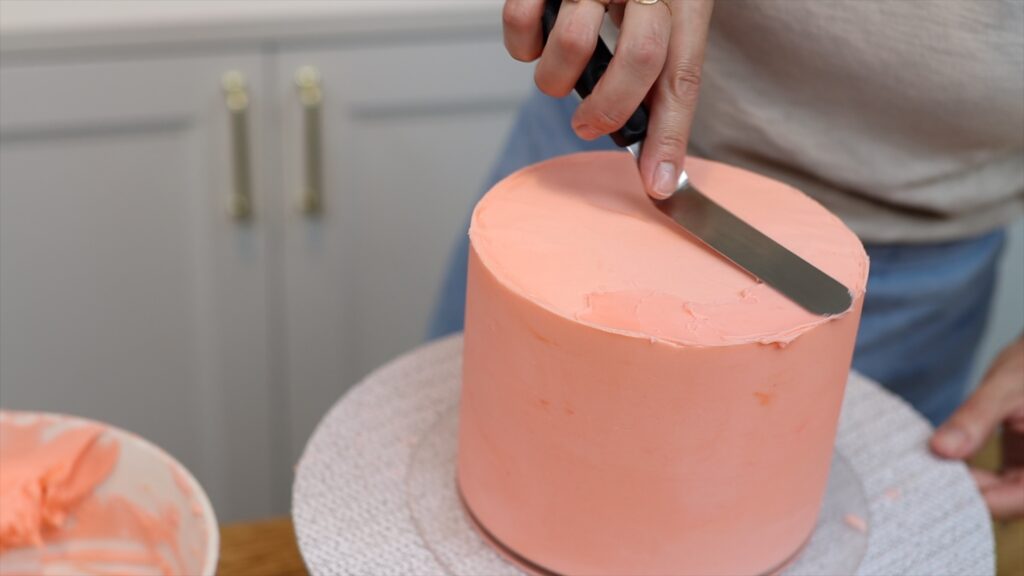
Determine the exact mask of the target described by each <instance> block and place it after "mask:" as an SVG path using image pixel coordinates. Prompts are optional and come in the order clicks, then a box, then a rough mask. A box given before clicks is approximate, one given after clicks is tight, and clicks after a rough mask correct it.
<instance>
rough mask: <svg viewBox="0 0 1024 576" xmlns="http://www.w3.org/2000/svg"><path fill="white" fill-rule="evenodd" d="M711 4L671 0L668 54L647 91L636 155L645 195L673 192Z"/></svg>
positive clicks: (694, 105) (690, 121)
mask: <svg viewBox="0 0 1024 576" xmlns="http://www.w3.org/2000/svg"><path fill="white" fill-rule="evenodd" d="M712 6H713V4H712V2H710V1H701V2H689V1H688V2H674V3H673V4H672V14H671V17H672V34H671V36H670V37H669V43H668V57H667V59H666V60H665V66H664V68H663V70H662V72H661V75H660V77H659V78H658V81H657V82H656V83H655V85H654V89H653V91H652V93H651V102H650V103H651V107H650V109H651V119H650V124H649V126H648V131H647V138H646V139H645V140H644V146H643V151H642V153H641V158H640V172H641V173H642V174H643V180H644V184H645V186H646V188H647V191H648V194H650V195H651V196H652V197H654V198H666V197H668V196H671V195H672V193H673V192H675V189H676V184H677V183H678V179H679V174H680V172H682V169H683V158H684V157H685V156H686V144H687V140H689V137H690V126H691V125H692V124H693V115H694V114H695V113H696V111H697V96H698V94H699V92H700V77H701V68H702V66H703V63H704V47H705V44H706V42H707V37H708V25H709V23H710V21H711V10H712Z"/></svg>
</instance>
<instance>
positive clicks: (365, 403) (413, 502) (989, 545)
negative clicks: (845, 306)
mask: <svg viewBox="0 0 1024 576" xmlns="http://www.w3.org/2000/svg"><path fill="white" fill-rule="evenodd" d="M461 351H462V340H461V337H460V336H453V337H450V338H446V339H444V340H440V341H436V342H433V343H430V344H427V345H426V346H424V347H421V348H419V349H417V350H415V351H413V352H411V353H409V354H407V355H405V356H403V357H401V358H399V359H397V360H395V361H393V362H391V363H389V364H387V365H385V366H383V367H381V368H380V369H378V370H377V371H375V372H374V373H372V374H371V375H369V376H368V377H367V378H366V379H364V380H363V382H361V383H360V384H358V385H357V386H355V387H353V388H352V389H351V390H350V391H349V392H348V393H347V394H346V395H345V396H344V397H343V398H342V399H341V400H339V402H338V403H337V404H335V406H334V407H333V408H332V409H331V410H330V411H329V412H328V413H327V415H326V416H325V417H324V419H323V420H322V421H321V423H320V425H319V426H318V428H317V430H316V431H315V432H314V434H313V436H312V437H311V439H310V441H309V443H308V444H307V447H306V450H305V453H304V454H303V456H302V458H301V460H300V462H299V464H298V467H297V469H296V480H295V485H294V491H293V504H292V508H293V510H292V511H293V517H294V521H295V529H296V534H297V537H298V541H299V547H300V550H301V551H302V554H303V557H304V558H305V560H306V563H307V565H308V566H309V568H310V570H311V572H312V573H314V574H403V575H405V574H416V575H420V574H423V575H426V574H439V575H441V574H451V575H462V574H474V575H475V574H495V575H498V574H510V575H511V574H522V573H523V572H522V571H521V570H520V569H519V568H518V567H517V566H516V565H514V564H513V563H510V562H509V561H508V560H506V559H505V558H504V557H502V556H501V555H499V554H498V553H497V552H496V551H495V550H494V549H493V548H492V547H491V546H490V545H488V544H487V543H485V542H484V540H483V538H482V536H481V535H480V534H479V533H478V532H477V530H476V529H475V528H474V527H473V525H472V523H471V520H470V519H469V516H468V515H467V514H466V511H465V510H464V508H463V507H462V505H461V503H460V501H459V497H458V492H457V488H456V485H455V478H454V462H455V444H454V442H455V434H456V431H457V419H456V411H455V406H456V405H457V402H458V394H459V383H460V373H461ZM930 432H931V428H930V426H929V425H928V424H927V423H926V422H925V421H924V420H923V419H922V418H921V417H920V416H919V415H917V414H916V413H915V412H914V411H913V409H912V408H910V407H909V406H907V405H906V404H905V403H903V402H902V401H901V400H899V399H898V398H896V397H895V396H893V395H891V394H889V393H888V392H886V391H885V390H883V389H882V388H881V387H879V386H878V385H877V384H875V383H873V382H871V381H870V380H868V379H866V378H864V377H863V376H860V375H858V374H856V373H854V374H851V376H850V380H849V384H848V386H847V391H846V398H845V401H844V405H843V413H842V417H841V419H840V425H839V432H838V435H837V441H836V454H837V458H836V459H835V460H834V461H833V469H832V473H831V474H830V481H829V489H828V495H827V497H826V499H825V504H824V506H823V512H822V515H821V517H820V518H819V523H818V527H817V528H816V530H815V532H814V534H813V535H812V537H811V539H810V540H809V541H808V543H807V544H806V545H805V547H804V548H803V549H802V551H801V552H800V553H799V554H798V555H797V556H796V557H795V558H794V559H793V561H792V562H791V563H790V564H789V565H787V566H786V567H785V568H784V569H783V571H782V573H783V574H787V575H793V576H795V575H798V574H854V573H855V574H887V575H888V574H921V573H928V574H965V573H969V574H979V575H985V574H993V573H994V551H993V540H992V533H991V525H990V522H989V517H988V514H987V512H986V510H985V507H984V503H983V501H982V500H981V497H980V495H979V494H978V492H977V490H976V489H975V487H974V484H973V482H972V481H971V478H970V475H969V474H968V472H967V470H966V467H964V466H963V465H962V464H960V463H955V462H942V461H939V460H936V459H935V458H933V457H932V456H931V455H930V454H929V453H928V450H927V446H926V442H927V438H928V436H929V435H930ZM848 516H849V517H850V518H852V519H853V520H854V522H853V523H856V522H855V520H856V519H858V518H859V519H863V520H864V521H865V523H866V524H867V531H866V533H862V532H860V531H859V530H857V529H856V528H855V527H854V526H852V525H850V523H849V521H848Z"/></svg>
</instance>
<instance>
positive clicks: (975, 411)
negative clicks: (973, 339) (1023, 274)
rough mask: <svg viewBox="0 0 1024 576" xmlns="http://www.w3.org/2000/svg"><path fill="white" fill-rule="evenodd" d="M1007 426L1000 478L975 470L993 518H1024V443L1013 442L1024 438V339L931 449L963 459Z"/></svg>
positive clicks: (1013, 346) (992, 370)
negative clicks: (1010, 439) (999, 429)
mask: <svg viewBox="0 0 1024 576" xmlns="http://www.w3.org/2000/svg"><path fill="white" fill-rule="evenodd" d="M1000 423H1002V424H1003V435H1004V436H1003V438H1004V442H1003V469H1002V471H1001V472H999V473H998V474H997V473H994V472H989V471H987V470H979V469H975V468H972V469H971V474H972V475H973V476H974V480H975V482H977V484H978V489H979V490H981V494H982V496H983V497H984V498H985V503H986V504H987V505H988V508H989V511H991V512H992V516H994V517H995V518H998V519H1010V518H1021V517H1024V454H1022V453H1020V452H1022V451H1024V443H1021V442H1007V439H1008V438H1010V437H1012V436H1017V437H1018V438H1020V437H1022V436H1021V435H1024V337H1022V338H1021V339H1019V340H1017V341H1016V342H1014V343H1013V344H1011V345H1010V346H1008V347H1007V348H1006V349H1005V350H1003V352H1002V353H1001V354H1000V355H999V357H997V358H996V361H995V362H994V363H993V364H992V367H991V368H990V369H989V371H988V374H987V375H986V376H985V379H984V380H982V383H981V385H980V386H979V387H978V389H977V390H975V391H974V393H973V394H971V396H970V397H969V398H968V399H967V401H966V402H964V403H963V405H961V406H960V408H958V409H957V411H956V412H954V413H953V415H952V416H950V417H949V420H947V421H946V422H945V423H944V424H943V425H942V426H940V427H939V429H938V430H937V431H936V432H935V434H934V435H933V436H932V439H931V448H932V451H934V452H935V453H936V454H938V455H939V456H942V457H944V458H952V459H957V460H962V459H965V458H967V457H969V456H971V455H973V454H974V453H975V452H977V451H978V450H979V449H980V448H981V447H982V445H983V444H984V443H985V441H986V440H987V439H988V437H989V436H990V435H991V434H992V432H993V430H995V428H996V426H998V425H999V424H1000Z"/></svg>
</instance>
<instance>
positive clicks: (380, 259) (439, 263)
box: [277, 16, 532, 455]
mask: <svg viewBox="0 0 1024 576" xmlns="http://www.w3.org/2000/svg"><path fill="white" fill-rule="evenodd" d="M495 21H496V22H497V21H498V20H497V16H496V20H495ZM304 66H313V67H315V68H316V70H317V71H318V72H319V77H320V79H319V82H320V88H321V89H322V104H321V105H322V111H321V113H320V117H319V119H317V118H316V116H315V114H314V116H312V117H304V115H305V114H306V113H307V112H306V111H304V107H303V105H302V103H301V102H300V94H299V89H298V88H297V87H296V85H295V83H294V82H293V80H294V78H295V76H296V72H297V71H299V70H300V69H301V68H302V67H304ZM277 70H278V76H279V78H280V79H281V80H280V83H279V86H278V88H277V90H278V94H277V98H278V99H279V100H280V101H281V102H282V107H281V109H282V122H283V130H282V133H283V138H282V139H281V142H282V143H283V146H284V149H283V150H282V154H281V157H282V158H283V159H284V169H283V170H282V175H283V178H284V180H283V182H282V189H283V190H284V192H285V193H284V194H282V196H281V198H282V199H283V200H284V204H283V205H282V206H281V209H282V210H284V211H285V213H286V217H285V219H284V222H285V226H284V231H283V238H284V257H283V263H284V267H285V272H286V273H285V274H284V275H283V276H282V278H283V279H284V287H283V289H282V293H283V294H284V301H285V318H284V320H285V325H286V326H287V329H286V334H287V351H286V359H287V360H286V366H287V369H286V374H285V378H286V381H287V387H288V394H289V399H290V402H289V408H290V414H291V418H292V433H291V438H292V448H293V455H298V454H299V453H300V451H301V448H302V446H303V443H304V442H305V440H306V438H307V436H308V435H309V433H310V432H311V431H312V429H313V426H314V425H315V424H316V422H317V420H318V419H319V417H320V416H321V415H322V414H323V413H324V411H325V410H326V409H327V408H328V407H329V406H330V405H331V403H332V402H334V401H335V400H337V398H338V397H339V396H340V395H341V394H342V393H343V392H344V391H345V389H346V388H347V387H348V386H349V385H351V384H352V383H354V382H355V381H357V380H358V379H359V378H361V377H362V376H363V375H365V374H366V373H367V372H369V371H370V370H372V369H373V368H375V367H377V366H379V365H380V364H382V363H383V362H385V361H387V360H389V359H390V358H393V357H394V356H396V355H398V354H400V353H402V352H403V351H406V350H408V349H409V348H412V347H414V346H416V345H417V344H419V343H420V342H422V341H423V338H424V336H425V333H426V329H427V324H428V320H429V317H430V314H431V311H432V309H433V307H434V303H435V302H436V300H437V293H438V290H439V288H440V285H441V279H442V275H443V273H444V269H445V266H446V263H447V261H448V258H449V255H450V253H451V250H452V248H453V246H454V243H455V241H456V239H457V238H458V237H459V235H460V234H464V233H465V232H466V223H467V218H468V214H469V210H470V208H471V207H472V205H473V203H474V202H475V200H476V199H477V197H478V196H479V194H480V193H481V187H482V186H483V185H484V180H485V177H486V175H487V173H488V172H489V170H490V167H491V164H492V162H493V161H494V159H495V157H496V156H497V153H498V151H499V149H500V148H501V146H502V144H503V141H504V139H505V136H506V132H507V131H508V128H509V126H510V124H511V121H512V118H513V115H514V113H515V111H516V109H517V108H518V105H519V103H520V102H521V101H522V99H523V97H524V96H525V95H526V93H527V92H528V91H529V89H530V87H531V86H532V67H531V66H528V65H524V64H520V63H517V62H515V61H513V60H512V59H511V58H509V57H508V55H507V54H506V53H505V50H504V48H503V47H502V43H501V35H500V31H499V30H497V29H495V30H493V31H492V30H488V31H486V33H481V34H480V35H479V37H478V38H473V37H466V36H463V37H456V38H455V39H438V40H436V41H433V42H430V41H427V40H423V39H420V40H416V41H412V42H411V41H409V40H401V39H396V41H395V42H394V43H393V44H389V43H388V42H387V41H381V42H380V43H378V44H375V45H373V46H367V47H351V48H344V49H341V48H339V49H330V48H325V49H323V50H310V51H304V52H298V51H294V52H293V51H284V52H283V53H282V55H281V57H280V61H279V65H278V66H277ZM307 104H308V102H307ZM314 121H318V122H319V123H320V126H321V128H320V130H321V138H320V143H319V146H321V153H322V159H323V162H322V183H323V184H322V193H323V213H322V214H320V215H319V216H310V215H304V214H302V212H301V211H300V210H299V205H300V201H299V197H300V195H301V191H302V189H303V185H304V182H306V181H307V180H308V174H307V170H309V169H311V168H314V169H315V162H313V163H312V164H311V163H309V162H308V160H309V156H308V153H309V152H308V151H309V149H311V148H315V146H316V145H317V144H316V142H308V141H307V140H309V138H308V137H309V136H310V133H309V132H308V129H309V126H308V124H311V123H313V122H314ZM313 135H314V136H315V133H314V134H313ZM314 152H315V150H314ZM315 181H316V178H315V177H314V179H313V182H315Z"/></svg>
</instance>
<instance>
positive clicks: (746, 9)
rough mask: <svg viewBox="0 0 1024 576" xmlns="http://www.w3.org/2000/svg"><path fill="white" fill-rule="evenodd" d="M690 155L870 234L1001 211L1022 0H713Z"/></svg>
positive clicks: (1017, 141) (1011, 213)
mask: <svg viewBox="0 0 1024 576" xmlns="http://www.w3.org/2000/svg"><path fill="white" fill-rule="evenodd" d="M682 1H686V0H682ZM691 153H693V154H698V155H702V156H707V157H711V158H714V159H717V160H722V161H726V162H730V163H733V164H737V165H740V166H745V167H748V168H750V169H753V170H756V171H758V172H761V173H764V174H767V175H770V176H773V177H776V178H778V179H781V180H784V181H788V182H790V183H792V184H793V185H795V186H796V187H798V188H800V189H802V190H804V191H805V192H807V193H809V194H811V195H812V196H814V197H816V198H817V199H818V200H819V201H821V202H822V203H824V204H825V205H826V206H828V207H829V208H831V209H832V210H833V211H835V212H836V213H837V214H839V215H840V216H841V217H842V218H843V219H844V220H845V221H846V222H847V224H848V225H849V226H850V227H851V228H853V229H854V230H855V231H856V232H857V233H858V234H860V235H861V237H862V238H863V239H864V240H866V241H877V242H925V241H942V240H953V239H957V238H964V237H968V236H972V235H976V234H980V233H983V232H986V231H990V230H993V229H995V228H997V227H999V226H1002V225H1005V224H1007V223H1008V222H1010V221H1011V220H1013V219H1015V218H1018V217H1020V215H1021V214H1022V213H1024V1H1019V0H1018V1H1009V0H959V1H954V0H845V1H840V0H718V2H717V3H716V5H715V13H714V17H713V20H712V29H711V38H710V40H709V46H708V53H707V57H706V62H705V66H704V84H703V87H702V89H701V96H700V106H699V109H698V112H697V119H696V122H695V125H694V130H693V135H692V138H691Z"/></svg>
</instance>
